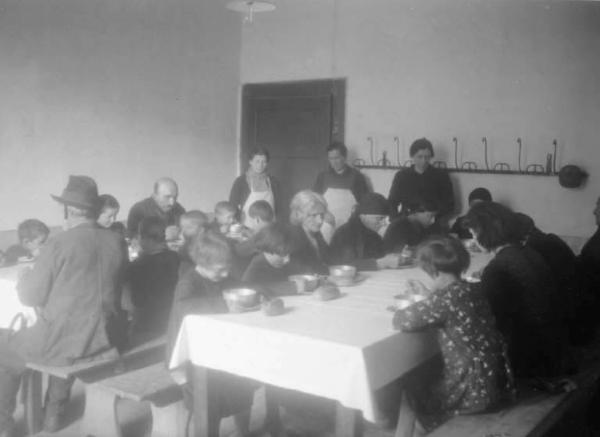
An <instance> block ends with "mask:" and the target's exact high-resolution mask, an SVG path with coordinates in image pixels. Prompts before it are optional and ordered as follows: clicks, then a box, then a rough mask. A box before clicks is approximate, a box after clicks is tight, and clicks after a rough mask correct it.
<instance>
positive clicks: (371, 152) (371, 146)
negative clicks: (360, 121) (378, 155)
mask: <svg viewBox="0 0 600 437" xmlns="http://www.w3.org/2000/svg"><path fill="white" fill-rule="evenodd" d="M367 141H368V142H369V144H370V147H369V150H370V152H369V154H370V157H371V165H377V164H376V163H375V158H374V155H373V148H374V147H375V146H374V144H373V137H367Z"/></svg>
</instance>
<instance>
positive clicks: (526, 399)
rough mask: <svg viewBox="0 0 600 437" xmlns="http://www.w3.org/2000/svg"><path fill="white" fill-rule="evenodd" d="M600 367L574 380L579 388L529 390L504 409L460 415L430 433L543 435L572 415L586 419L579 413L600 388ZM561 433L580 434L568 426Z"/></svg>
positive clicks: (453, 436)
mask: <svg viewBox="0 0 600 437" xmlns="http://www.w3.org/2000/svg"><path fill="white" fill-rule="evenodd" d="M599 379H600V368H598V367H597V368H594V369H590V370H588V371H586V372H584V373H582V374H580V375H578V376H577V377H575V378H574V380H575V381H576V383H577V386H578V388H577V389H575V390H573V391H570V392H566V393H560V394H555V395H552V394H548V393H545V392H539V391H537V392H535V391H529V392H526V393H524V394H522V395H520V396H519V401H518V402H517V403H516V404H515V405H513V406H510V407H508V408H506V409H504V410H501V411H498V412H496V413H489V414H474V415H465V416H457V417H455V418H453V419H451V420H449V421H448V422H446V423H445V424H443V425H442V426H440V427H439V428H437V429H436V430H434V431H433V432H432V433H430V434H428V437H542V436H544V435H546V434H547V433H548V432H550V431H551V430H553V429H554V428H555V427H556V426H557V425H558V424H559V423H560V422H565V421H566V418H567V417H568V416H569V415H571V416H575V417H572V418H573V419H575V422H576V423H577V422H579V423H580V424H581V423H582V422H583V418H582V417H577V416H578V414H579V415H580V414H582V413H584V412H585V408H586V407H587V405H588V404H589V402H590V400H591V398H592V396H593V395H594V393H595V392H596V390H597V389H598V381H599ZM560 435H579V433H578V430H576V429H569V430H567V431H565V432H561V433H560Z"/></svg>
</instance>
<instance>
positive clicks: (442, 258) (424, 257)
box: [417, 236, 471, 277]
mask: <svg viewBox="0 0 600 437" xmlns="http://www.w3.org/2000/svg"><path fill="white" fill-rule="evenodd" d="M417 262H418V263H419V267H421V268H422V269H423V270H425V272H427V274H429V275H431V276H434V275H436V274H437V273H439V272H443V273H452V274H454V275H456V276H459V277H460V275H461V273H462V272H464V271H465V270H467V268H468V267H469V264H470V262H471V257H470V256H469V252H467V250H466V249H465V248H464V246H463V245H462V243H461V242H460V241H459V240H457V239H456V238H453V237H442V236H438V237H431V238H430V239H428V240H426V241H425V242H423V243H421V245H419V248H418V249H417Z"/></svg>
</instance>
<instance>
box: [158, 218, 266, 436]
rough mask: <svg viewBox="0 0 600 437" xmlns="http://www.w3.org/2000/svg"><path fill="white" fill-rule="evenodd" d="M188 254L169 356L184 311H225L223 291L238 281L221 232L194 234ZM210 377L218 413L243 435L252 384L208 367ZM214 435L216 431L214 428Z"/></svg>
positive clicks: (188, 389) (188, 397) (177, 293)
mask: <svg viewBox="0 0 600 437" xmlns="http://www.w3.org/2000/svg"><path fill="white" fill-rule="evenodd" d="M189 254H190V257H191V259H192V260H193V262H194V265H195V267H194V268H193V269H189V270H187V271H186V272H185V273H184V274H183V275H182V276H181V277H180V278H179V281H178V282H177V287H176V288H175V296H174V301H173V309H172V311H171V317H170V320H169V331H168V335H167V342H168V343H167V359H169V358H170V355H171V352H172V349H173V347H174V345H175V340H176V339H177V334H178V332H179V328H180V326H181V322H182V321H183V318H184V317H185V316H186V315H188V314H215V313H226V312H228V308H227V304H226V303H225V299H224V298H223V291H224V290H226V289H228V288H233V287H235V286H236V285H238V284H237V283H236V282H235V281H233V280H232V279H231V278H230V277H229V272H230V270H231V265H232V252H231V247H230V244H229V242H228V241H227V240H226V239H225V238H224V237H223V236H222V235H221V234H219V233H217V232H215V231H214V230H212V229H209V230H206V231H205V232H203V233H200V234H198V235H197V236H196V238H195V239H194V241H193V243H192V244H191V246H190V250H189ZM217 335H218V334H217ZM210 377H211V378H214V381H213V382H212V383H213V384H215V385H218V390H217V391H218V392H219V394H220V396H219V398H218V399H217V403H218V405H217V406H216V408H215V409H216V410H217V412H218V414H219V417H221V418H224V417H228V416H231V415H233V418H234V425H235V428H236V432H237V433H238V434H239V435H241V436H247V435H248V428H249V419H250V409H251V407H252V400H253V396H254V389H255V388H256V385H255V384H253V383H251V382H250V381H249V380H247V379H244V378H240V377H236V376H234V375H229V374H225V373H221V372H218V371H212V372H211V373H210ZM183 390H184V396H185V399H186V400H187V401H191V387H189V385H187V386H184V388H183ZM187 405H190V402H187ZM211 435H212V434H211ZM215 435H218V430H217V432H216V433H215Z"/></svg>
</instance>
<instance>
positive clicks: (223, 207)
mask: <svg viewBox="0 0 600 437" xmlns="http://www.w3.org/2000/svg"><path fill="white" fill-rule="evenodd" d="M237 217H238V210H237V208H236V207H235V205H233V204H231V203H229V202H227V201H226V200H223V201H221V202H217V204H216V205H215V220H214V222H213V228H214V229H215V230H217V231H218V232H220V233H221V234H222V235H225V236H227V235H230V233H231V230H232V226H234V225H235V224H237ZM240 226H241V225H240Z"/></svg>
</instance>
